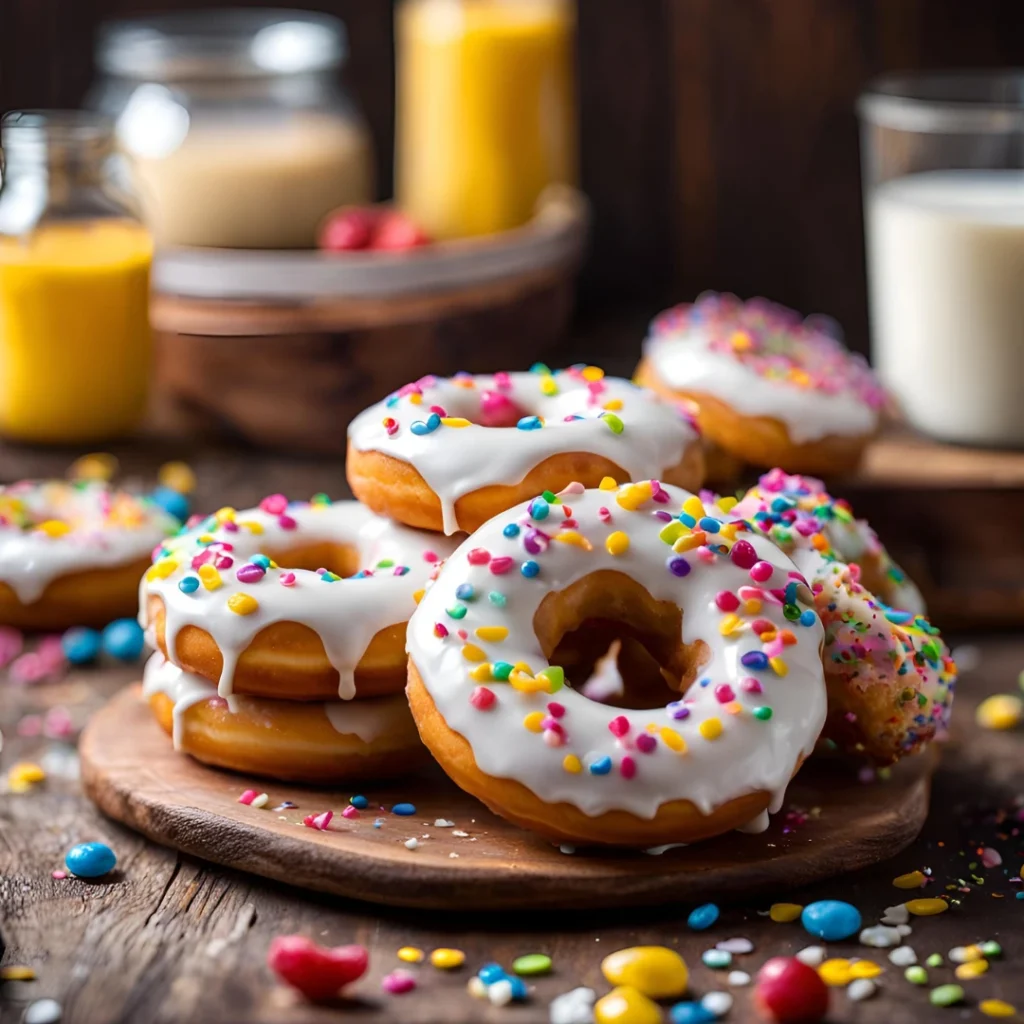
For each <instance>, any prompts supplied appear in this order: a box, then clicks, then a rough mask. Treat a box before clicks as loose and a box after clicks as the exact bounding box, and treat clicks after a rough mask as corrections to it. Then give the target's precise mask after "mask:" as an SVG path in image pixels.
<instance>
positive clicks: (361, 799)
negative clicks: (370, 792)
mask: <svg viewBox="0 0 1024 1024" xmlns="http://www.w3.org/2000/svg"><path fill="white" fill-rule="evenodd" d="M349 803H350V804H351V805H352V806H353V807H355V808H357V809H358V810H360V811H365V810H366V808H367V807H369V806H370V801H369V800H367V799H366V797H365V796H354V797H352V799H351V800H349Z"/></svg>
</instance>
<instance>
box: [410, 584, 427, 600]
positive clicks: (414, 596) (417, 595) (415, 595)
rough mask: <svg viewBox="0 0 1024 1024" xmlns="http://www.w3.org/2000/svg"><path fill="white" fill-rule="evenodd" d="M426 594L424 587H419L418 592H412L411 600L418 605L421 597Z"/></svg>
mask: <svg viewBox="0 0 1024 1024" xmlns="http://www.w3.org/2000/svg"><path fill="white" fill-rule="evenodd" d="M426 592H427V590H426V588H425V587H420V589H419V590H414V591H413V592H412V599H413V601H414V602H415V603H416V604H419V603H420V601H422V600H423V595H424V594H425V593H426Z"/></svg>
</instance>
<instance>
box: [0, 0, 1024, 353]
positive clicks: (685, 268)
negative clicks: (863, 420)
mask: <svg viewBox="0 0 1024 1024" xmlns="http://www.w3.org/2000/svg"><path fill="white" fill-rule="evenodd" d="M214 6H222V5H221V4H211V3H205V2H203V0H182V2H179V3H174V4H171V3H168V2H167V0H162V2H161V0H152V2H150V0H0V110H12V109H18V108H26V107H29V108H33V107H50V108H52V107H69V106H77V105H78V104H79V103H80V102H81V101H82V100H83V98H84V97H85V96H86V94H87V92H88V91H89V89H90V87H91V86H92V85H93V84H94V82H95V81H96V77H97V76H96V70H95V64H94V57H93V51H94V40H95V34H96V31H97V28H98V26H99V24H100V23H101V22H103V21H105V20H108V19H112V18H121V17H125V16H129V15H137V14H144V13H148V12H152V11H167V10H176V11H184V10H193V9H195V10H199V9H202V8H204V7H214ZM249 6H282V5H281V4H280V3H278V4H255V3H253V4H250V5H249ZM296 6H302V7H303V8H306V9H309V10H319V11H325V12H328V13H331V14H334V15H337V16H339V17H340V18H341V19H342V20H343V21H344V22H345V24H346V26H347V30H348V36H349V43H350V47H349V49H350V54H349V59H348V62H347V66H346V67H345V68H344V69H343V71H342V74H343V75H344V77H345V79H346V80H347V82H348V84H349V86H350V88H351V91H352V93H353V95H354V98H355V100H356V102H357V103H358V106H359V108H360V109H361V110H362V111H363V114H364V115H365V118H366V121H367V123H368V125H369V129H370V132H371V135H372V138H373V144H374V149H375V153H376V175H375V185H374V187H375V194H376V197H377V198H384V197H387V196H389V195H391V194H392V178H393V174H392V172H393V148H394V147H393V133H394V128H395V29H394V10H393V4H392V3H391V2H389V0H319V2H313V0H310V2H306V3H303V4H301V5H296ZM576 16H577V19H578V43H577V46H578V76H579V77H578V80H579V129H580V183H581V186H582V189H583V191H584V193H585V194H586V195H587V196H588V197H589V199H590V202H591V204H592V208H593V233H592V242H591V246H590V250H589V254H588V257H587V261H586V265H585V268H584V273H583V278H582V288H581V293H580V300H581V303H580V306H581V312H582V313H584V314H587V313H588V312H590V311H593V310H602V311H604V310H605V309H606V308H607V307H609V306H619V307H621V306H623V305H629V304H634V305H635V306H639V307H640V308H641V309H643V310H645V311H647V313H653V312H654V311H655V310H656V309H657V308H659V303H660V304H664V303H666V302H669V301H673V300H679V299H683V298H690V297H692V296H693V295H695V294H696V293H698V292H700V291H701V290H702V289H705V288H719V289H731V290H734V291H736V292H737V293H738V294H741V295H755V294H764V295H769V296H771V297H772V298H774V299H777V300H778V301H781V302H784V303H786V304H789V305H791V306H793V307H794V308H797V309H801V310H804V311H811V310H821V311H826V312H828V313H830V314H831V315H833V316H835V317H836V318H837V319H838V320H839V321H840V322H841V323H842V324H843V325H844V327H845V328H846V332H847V337H848V340H849V341H850V343H851V344H852V345H853V346H854V347H857V348H861V349H866V345H867V298H866V285H865V271H864V243H863V230H862V220H861V204H860V192H859V161H858V153H857V125H856V118H855V113H854V104H855V100H856V97H857V95H858V93H859V92H860V91H861V89H862V88H863V86H864V84H865V83H866V82H867V81H868V79H870V78H871V77H872V76H874V75H876V74H878V73H880V72H883V71H886V70H893V69H900V70H905V69H924V68H941V67H963V66H974V67H1000V66H1009V65H1013V64H1020V63H1021V62H1022V60H1024V5H1022V4H1021V3H1019V2H1018V0H972V2H971V3H963V2H962V0H782V2H778V0H629V2H624V0H585V2H580V3H579V4H578V5H577V11H576ZM643 322H644V317H643V316H641V323H643ZM637 340H639V339H637Z"/></svg>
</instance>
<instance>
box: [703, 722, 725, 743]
mask: <svg viewBox="0 0 1024 1024" xmlns="http://www.w3.org/2000/svg"><path fill="white" fill-rule="evenodd" d="M698 728H699V729H700V734H701V736H703V737H704V739H706V740H717V739H718V737H719V736H721V735H722V723H721V721H720V720H719V719H717V718H706V719H705V720H704V721H703V722H701V723H700V725H699V726H698Z"/></svg>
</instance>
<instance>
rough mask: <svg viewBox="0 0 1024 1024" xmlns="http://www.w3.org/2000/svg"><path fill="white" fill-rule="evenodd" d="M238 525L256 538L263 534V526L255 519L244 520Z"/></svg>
mask: <svg viewBox="0 0 1024 1024" xmlns="http://www.w3.org/2000/svg"><path fill="white" fill-rule="evenodd" d="M238 525H239V526H241V527H242V528H243V529H246V530H248V531H249V532H250V533H251V534H253V535H254V536H256V537H258V536H259V535H260V534H261V533H263V524H262V523H257V522H256V520H255V519H243V520H242V521H241V522H240V523H239V524H238Z"/></svg>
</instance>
